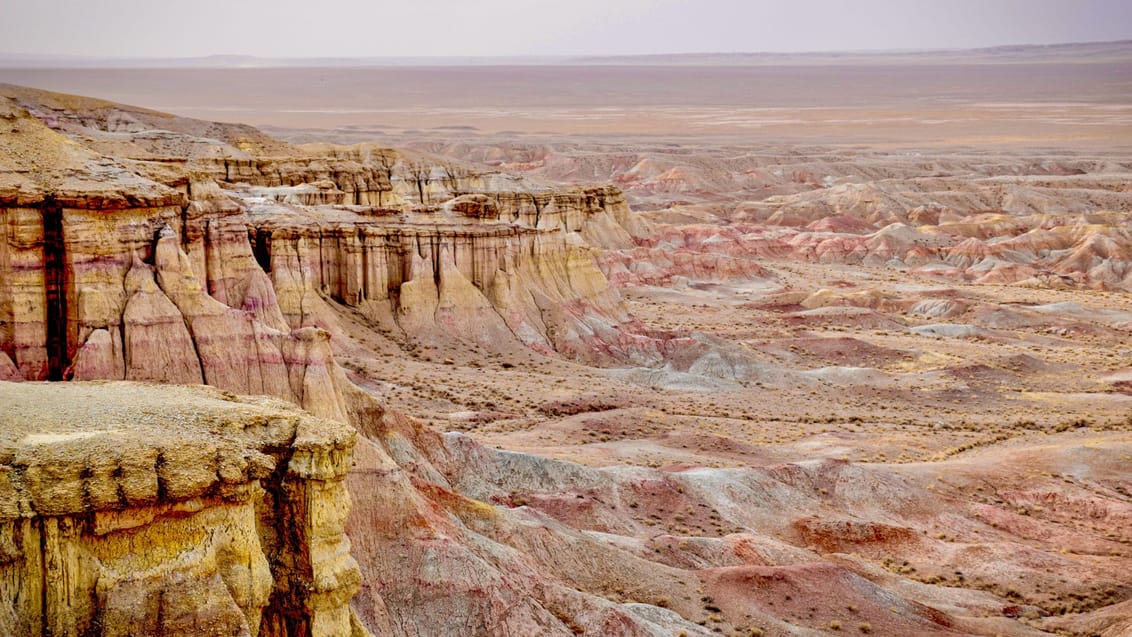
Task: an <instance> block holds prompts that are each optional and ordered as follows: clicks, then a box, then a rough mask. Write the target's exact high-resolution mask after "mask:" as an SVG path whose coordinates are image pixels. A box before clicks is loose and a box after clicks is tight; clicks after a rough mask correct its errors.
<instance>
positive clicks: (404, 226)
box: [0, 87, 648, 417]
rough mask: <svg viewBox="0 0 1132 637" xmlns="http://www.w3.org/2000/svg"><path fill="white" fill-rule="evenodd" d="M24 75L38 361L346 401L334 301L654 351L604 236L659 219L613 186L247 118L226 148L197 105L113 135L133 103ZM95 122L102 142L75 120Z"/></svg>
mask: <svg viewBox="0 0 1132 637" xmlns="http://www.w3.org/2000/svg"><path fill="white" fill-rule="evenodd" d="M9 88H10V90H8V91H7V92H8V93H11V94H12V97H9V98H7V100H6V104H5V106H4V109H5V110H4V117H5V118H7V120H10V121H11V122H12V125H13V129H12V130H14V131H17V132H16V133H14V134H12V135H5V136H4V140H5V144H6V145H7V146H9V147H10V150H11V152H10V153H9V154H8V155H7V156H6V159H5V160H4V163H3V165H0V228H3V230H4V240H3V241H2V242H0V269H2V270H3V271H5V272H10V273H11V276H6V277H5V278H4V279H3V280H0V351H2V352H3V353H4V355H5V356H6V357H7V358H8V360H10V361H11V363H12V364H13V365H14V366H15V367H16V368H17V369H18V370H19V376H22V377H23V378H26V379H55V380H58V379H63V378H76V379H80V380H85V379H95V378H112V379H129V380H153V381H160V382H177V383H202V382H203V383H206V384H210V385H215V386H218V387H222V388H224V389H228V390H230V391H234V392H237V393H241V394H267V395H272V396H277V397H280V398H284V399H286V400H291V401H293V402H296V403H298V404H300V405H302V406H304V407H306V408H308V409H311V410H313V411H314V413H317V414H320V415H325V416H328V417H340V416H341V414H342V413H343V407H342V405H341V404H340V403H339V402H338V401H337V399H335V398H334V396H335V395H337V394H340V392H335V391H334V385H335V383H337V382H339V380H340V379H337V377H338V376H340V374H336V372H335V371H334V366H333V363H332V362H331V361H330V359H329V353H330V347H329V344H328V341H327V339H326V337H325V336H319V335H318V332H317V328H322V329H328V330H331V331H333V330H334V320H333V317H332V312H330V311H329V310H328V308H327V306H326V298H329V299H330V300H331V301H333V302H337V303H340V304H343V305H346V306H353V307H357V308H359V309H360V310H362V311H363V313H364V314H366V315H368V316H370V317H371V318H373V319H375V320H378V321H387V320H388V321H392V322H393V323H394V324H395V325H397V326H399V327H400V328H401V329H402V330H403V331H404V332H405V333H406V334H407V335H409V336H411V337H429V336H431V335H434V334H443V335H445V336H446V337H452V336H455V337H456V338H461V339H464V340H468V341H471V342H475V343H477V344H480V345H484V346H489V347H506V346H508V345H509V344H510V343H514V344H521V345H525V346H527V347H531V348H534V349H536V350H539V351H542V352H545V353H550V352H553V351H557V352H560V353H563V354H566V355H568V356H573V357H577V358H583V359H587V360H592V361H594V362H622V361H626V360H635V359H638V358H641V357H642V356H645V357H647V356H648V354H642V353H641V352H642V351H643V350H642V348H641V347H640V346H639V344H638V343H636V342H635V341H636V340H638V339H636V338H635V337H633V336H632V335H631V332H632V331H633V330H632V329H626V328H631V327H632V325H631V320H630V318H629V317H628V315H627V314H626V313H625V311H624V310H623V308H622V307H621V305H620V298H619V296H618V293H617V292H616V290H615V289H614V288H612V287H611V286H610V285H609V282H608V281H607V280H606V278H605V276H604V275H603V274H602V273H601V272H600V270H599V269H598V268H597V265H596V263H597V262H596V258H595V253H594V251H593V247H594V246H608V247H613V246H616V247H627V246H629V245H631V244H632V236H631V233H639V232H640V231H641V228H640V226H639V223H638V222H636V221H635V218H634V217H633V215H632V213H631V211H630V210H629V208H628V206H627V205H626V204H625V201H624V199H623V198H622V197H621V195H620V193H619V192H618V191H617V190H616V189H614V188H611V187H605V186H602V187H590V188H573V189H566V190H557V191H556V190H552V189H550V188H549V187H546V186H543V185H539V184H529V183H523V182H521V181H516V180H515V179H513V178H511V177H508V176H506V175H500V174H494V173H487V174H477V173H474V172H472V171H470V170H469V169H467V168H464V167H461V166H457V165H453V164H451V163H450V162H443V161H440V160H435V159H431V158H428V157H425V156H418V155H403V154H400V153H397V152H396V151H392V150H389V149H379V148H375V147H369V146H359V147H354V148H349V149H334V148H318V147H312V148H306V149H299V148H296V147H292V146H288V145H286V144H282V143H279V142H277V143H275V144H272V143H269V141H267V140H270V138H266V136H263V137H264V138H263V139H260V138H258V137H257V138H255V143H252V142H251V141H248V139H250V138H249V137H248V135H250V133H248V131H245V130H243V129H241V128H238V127H237V129H228V128H224V127H223V126H221V127H220V128H219V129H217V130H214V131H212V132H214V133H216V134H218V135H219V136H220V137H221V138H222V140H216V146H218V147H220V148H221V150H222V151H223V152H222V153H220V154H219V155H220V156H217V153H210V152H205V151H206V147H205V146H204V145H202V143H201V140H200V139H199V138H197V137H189V136H188V133H180V134H178V133H176V132H175V131H177V130H178V129H185V130H189V131H191V130H195V129H194V128H193V127H192V126H190V124H188V123H185V122H191V121H192V120H181V119H180V118H176V122H173V124H175V125H172V124H171V130H172V131H174V132H169V131H165V132H164V133H163V134H162V135H160V136H159V137H160V140H161V143H160V144H157V143H156V142H154V137H153V134H152V133H154V131H153V130H152V129H151V128H148V127H149V126H152V125H157V124H161V123H162V122H164V123H166V124H169V123H170V122H168V121H165V120H161V119H160V118H158V119H157V120H154V118H157V115H154V114H153V113H149V112H143V113H142V114H140V115H137V117H136V118H135V119H136V120H137V121H135V122H134V123H133V124H132V125H131V127H132V128H131V130H133V129H135V128H136V129H138V130H137V131H134V132H133V133H132V134H131V135H130V136H129V139H133V140H134V143H132V144H124V143H122V140H123V139H125V138H126V137H125V136H123V135H122V134H121V133H113V134H111V133H109V132H107V131H109V130H110V128H107V127H108V126H109V124H108V123H107V122H111V121H113V122H119V123H120V122H121V121H124V120H123V119H122V117H124V115H121V116H113V117H111V116H109V115H106V116H105V117H103V116H98V117H96V116H95V115H91V114H89V113H86V114H82V113H76V112H75V111H74V106H73V105H72V104H70V102H68V101H67V100H65V99H63V98H64V97H66V96H53V94H44V93H40V92H34V91H28V90H25V89H18V90H17V89H15V88H14V87H9ZM82 99H83V98H74V100H80V101H81V100H82ZM72 101H73V100H72ZM24 106H26V107H27V108H26V109H25V108H24ZM87 106H88V107H90V108H93V109H95V110H96V111H97V110H98V109H99V108H102V109H106V108H110V107H109V106H106V105H104V104H103V103H95V104H93V105H90V104H88V105H87ZM99 112H101V111H99ZM131 112H132V111H131ZM33 114H35V117H33V116H32V115H33ZM127 114H128V113H127ZM143 115H144V117H143ZM37 117H38V118H41V119H42V121H41V119H37ZM131 117H133V115H131ZM150 120H153V121H150ZM131 121H132V120H131ZM147 122H148V123H147ZM154 122H156V124H155V123H154ZM48 124H50V125H51V126H53V127H54V128H55V129H57V130H52V128H50V127H49V126H48ZM197 126H198V128H199V127H201V126H203V123H199V122H198V123H197ZM92 127H93V128H92ZM209 130H212V129H209V128H207V127H204V130H203V131H201V132H207V131H209ZM253 130H254V129H253ZM138 131H141V132H138ZM146 131H148V133H146V134H142V133H143V132H146ZM80 133H81V134H82V138H81V139H82V140H83V143H84V144H88V145H89V147H88V146H83V145H79V144H77V143H75V142H74V141H72V140H71V139H70V138H68V137H67V136H66V135H78V134H80ZM65 134H66V135H65ZM229 138H231V139H229ZM233 139H234V140H236V141H235V142H233V141H232V140H233ZM92 140H93V141H92ZM223 140H226V141H223ZM240 140H244V141H243V142H240ZM237 142H240V143H237ZM245 142H246V143H245ZM241 143H243V144H244V146H248V148H250V149H252V150H253V151H257V152H263V151H264V149H267V150H270V151H272V152H292V153H294V155H288V156H281V157H263V156H260V155H255V154H252V153H250V152H248V150H245V149H244V148H243V146H241ZM94 149H101V150H103V151H106V152H113V153H115V157H114V158H110V157H107V156H104V155H100V154H98V153H97V152H96V151H95V150H94ZM41 155H42V157H40V156H41ZM154 156H156V157H157V158H158V159H160V161H156V160H155V159H154ZM430 162H431V163H430ZM249 239H250V240H249ZM312 329H315V331H311V330H312ZM627 334H628V335H627ZM646 340H647V339H646ZM5 369H8V367H7V366H5ZM5 374H7V375H12V374H11V372H10V371H7V372H5ZM336 379H337V380H336Z"/></svg>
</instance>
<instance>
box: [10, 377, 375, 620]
mask: <svg viewBox="0 0 1132 637" xmlns="http://www.w3.org/2000/svg"><path fill="white" fill-rule="evenodd" d="M0 403H3V404H4V406H5V408H4V410H3V413H0V592H2V594H0V633H2V634H5V635H27V636H29V637H31V636H36V635H43V636H45V637H46V636H47V635H50V636H52V637H80V636H87V635H98V636H100V637H114V636H123V637H124V636H126V635H138V634H146V635H167V636H170V637H172V636H174V635H185V636H188V635H202V634H208V635H246V636H249V637H254V636H257V635H264V636H268V635H296V636H308V635H309V636H311V637H314V636H326V637H330V636H332V635H333V636H340V635H351V634H353V635H364V634H366V633H365V632H364V629H361V627H360V625H359V623H358V622H357V620H356V619H355V618H354V617H353V614H352V611H351V610H350V606H349V600H350V599H351V597H353V595H354V594H355V593H356V592H357V591H358V589H359V587H360V585H361V575H360V572H359V570H358V565H357V563H356V562H355V561H354V559H353V558H352V557H350V554H349V540H348V539H347V538H346V536H345V533H344V528H345V522H346V517H347V513H348V511H349V496H348V494H347V492H346V487H345V483H344V479H345V477H346V473H347V471H348V470H349V468H350V466H351V457H352V450H353V447H354V437H355V431H354V429H353V428H351V427H349V426H348V425H345V424H343V423H340V422H337V421H332V420H324V419H319V418H315V417H312V416H310V415H308V414H306V413H305V412H303V411H300V410H298V409H296V408H294V407H292V406H290V405H288V404H286V403H282V402H279V401H275V400H271V399H265V398H261V399H237V398H235V397H234V396H232V395H231V394H228V393H226V392H221V391H219V390H215V389H207V388H184V387H170V386H157V385H143V384H136V383H103V384H97V385H89V384H72V383H51V384H38V383H31V384H29V383H23V384H19V385H16V384H12V383H3V382H0Z"/></svg>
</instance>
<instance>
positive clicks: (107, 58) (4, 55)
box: [0, 39, 1132, 63]
mask: <svg viewBox="0 0 1132 637" xmlns="http://www.w3.org/2000/svg"><path fill="white" fill-rule="evenodd" d="M1087 45H1093V46H1098V45H1109V46H1114V45H1132V39H1123V40H1083V41H1070V42H1050V43H1044V44H1039V43H1033V42H1024V43H1004V44H995V45H989V46H979V47H934V48H877V49H867V48H866V49H827V50H812V49H811V50H797V51H672V52H663V53H656V52H654V53H519V54H499V55H484V54H468V55H309V56H271V55H257V54H250V53H210V54H204V55H186V56H166V57H162V56H121V55H98V54H73V53H60V54H56V53H26V52H17V51H0V61H9V62H11V61H17V60H24V61H29V62H34V61H38V62H51V61H59V62H62V61H73V62H87V63H94V62H114V63H129V62H149V63H163V62H164V63H169V62H198V61H214V62H223V61H226V60H227V61H240V60H245V61H262V62H327V61H336V62H348V61H364V62H374V61H402V62H407V61H421V60H431V61H444V60H451V61H457V60H459V61H476V60H482V61H489V60H541V61H549V60H556V61H563V60H569V61H587V60H590V61H598V60H608V59H634V58H636V59H640V58H664V57H682V58H693V57H707V56H751V57H754V56H768V57H779V56H820V55H878V54H889V55H892V54H932V53H962V52H972V53H978V52H995V51H1000V50H1004V49H1005V50H1013V49H1051V48H1059V47H1074V46H1087Z"/></svg>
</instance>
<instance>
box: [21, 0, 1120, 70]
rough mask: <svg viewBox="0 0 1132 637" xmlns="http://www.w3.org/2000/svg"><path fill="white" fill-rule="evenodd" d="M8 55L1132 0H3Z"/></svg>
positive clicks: (615, 46)
mask: <svg viewBox="0 0 1132 637" xmlns="http://www.w3.org/2000/svg"><path fill="white" fill-rule="evenodd" d="M3 2H4V5H6V6H4V7H3V12H2V14H3V19H2V21H0V51H2V52H5V53H33V54H61V55H89V56H125V57H192V56H204V55H215V54H241V55H257V56H264V57H356V56H449V55H461V56H462V55H561V54H633V53H675V52H735V51H828V50H847V49H907V48H950V47H981V46H993V45H997V44H1021V43H1035V44H1045V43H1054V42H1078V41H1099V40H1122V39H1132V0H771V1H765V0H550V1H544V0H393V1H389V0H181V1H170V0H3Z"/></svg>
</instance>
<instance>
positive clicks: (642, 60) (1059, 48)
mask: <svg viewBox="0 0 1132 637" xmlns="http://www.w3.org/2000/svg"><path fill="white" fill-rule="evenodd" d="M1041 62H1057V63H1113V62H1129V63H1132V40H1123V41H1118V42H1079V43H1071V44H1019V45H1008V46H996V47H989V48H981V49H933V50H892V51H821V52H799V53H770V52H762V53H664V54H657V55H592V56H513V57H366V58H359V57H354V58H340V57H325V58H265V57H255V56H250V55H210V56H205V57H194V58H108V57H80V56H51V55H24V54H6V53H0V68H25V69H26V68H157V69H160V68H170V69H176V68H213V69H231V68H323V67H325V68H344V67H388V66H509V65H521V66H540V65H542V66H792V65H797V66H829V65H851V64H855V65H862V64H864V65H871V64H1027V63H1041Z"/></svg>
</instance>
